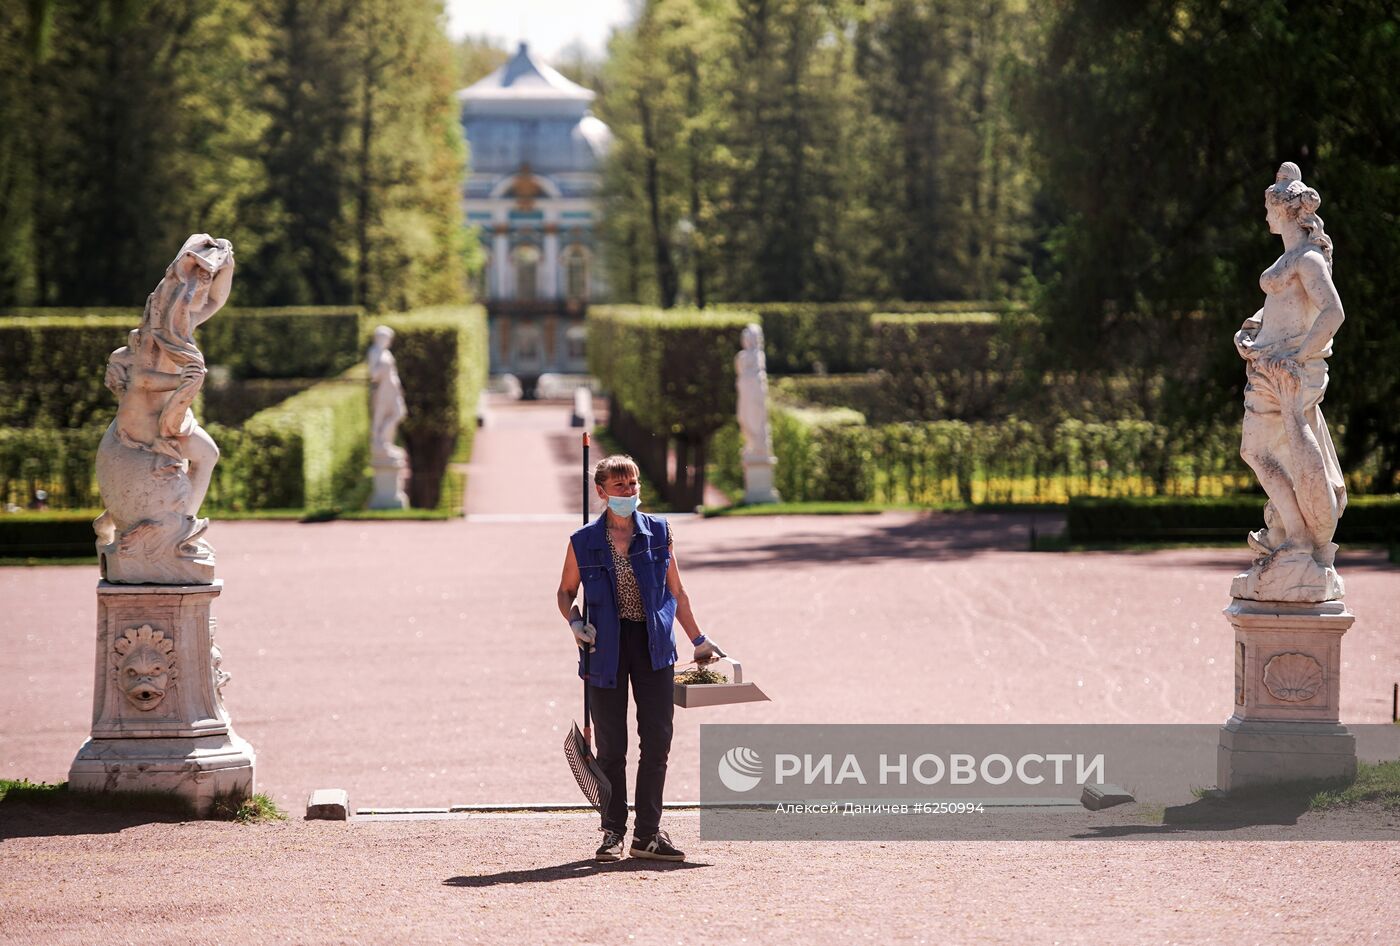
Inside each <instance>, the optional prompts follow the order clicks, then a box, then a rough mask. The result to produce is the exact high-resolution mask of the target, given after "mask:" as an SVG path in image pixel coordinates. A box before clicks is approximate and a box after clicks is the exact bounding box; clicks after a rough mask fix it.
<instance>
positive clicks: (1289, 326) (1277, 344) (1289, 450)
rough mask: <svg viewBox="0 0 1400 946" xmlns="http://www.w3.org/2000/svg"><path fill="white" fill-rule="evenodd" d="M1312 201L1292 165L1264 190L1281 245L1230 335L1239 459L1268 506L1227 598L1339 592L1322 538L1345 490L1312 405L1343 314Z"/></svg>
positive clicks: (1327, 539) (1328, 246)
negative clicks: (1235, 365)
mask: <svg viewBox="0 0 1400 946" xmlns="http://www.w3.org/2000/svg"><path fill="white" fill-rule="evenodd" d="M1320 203H1321V198H1320V197H1319V196H1318V193H1317V191H1315V190H1313V189H1312V188H1311V187H1308V186H1307V185H1306V184H1304V183H1303V181H1302V174H1301V172H1300V171H1299V170H1298V166H1297V165H1296V164H1293V163H1292V162H1287V163H1285V164H1284V165H1283V166H1282V167H1280V168H1279V170H1278V174H1277V175H1276V176H1275V181H1274V184H1273V186H1272V187H1270V188H1268V189H1267V190H1266V191H1265V192H1264V207H1265V217H1266V219H1267V221H1268V224H1269V232H1270V233H1275V234H1278V235H1279V236H1280V237H1281V238H1282V240H1283V255H1282V256H1280V257H1279V258H1278V260H1277V261H1275V262H1274V264H1273V265H1272V266H1270V267H1269V268H1268V269H1267V270H1265V271H1264V273H1263V275H1262V276H1260V277H1259V285H1260V288H1262V289H1263V290H1264V292H1265V294H1266V298H1265V301H1264V307H1263V308H1262V309H1260V310H1259V311H1258V312H1256V313H1255V314H1254V316H1253V317H1252V318H1250V319H1248V320H1246V322H1245V323H1244V325H1243V326H1242V327H1241V328H1240V330H1239V332H1237V333H1236V334H1235V347H1236V348H1237V349H1238V351H1239V353H1240V356H1241V357H1242V358H1244V359H1245V360H1246V362H1247V363H1248V367H1247V368H1246V379H1247V383H1246V385H1245V395H1244V407H1245V414H1244V426H1243V431H1242V436H1241V439H1240V455H1241V456H1242V457H1243V458H1244V460H1245V462H1246V463H1248V464H1249V465H1250V467H1251V468H1252V469H1253V470H1254V472H1255V474H1256V475H1257V476H1258V477H1259V482H1260V485H1262V486H1263V487H1264V491H1265V492H1266V493H1268V496H1269V502H1268V505H1267V506H1266V507H1265V510H1264V521H1265V528H1263V529H1260V530H1259V531H1257V532H1253V533H1251V534H1250V537H1249V543H1250V546H1251V547H1252V548H1254V550H1255V551H1257V552H1259V553H1260V554H1261V555H1262V556H1264V558H1262V559H1260V561H1259V562H1258V563H1256V565H1255V568H1254V570H1253V571H1251V572H1250V573H1248V574H1247V575H1245V576H1241V578H1242V579H1247V580H1246V581H1244V582H1243V583H1242V584H1241V585H1239V586H1237V588H1236V591H1237V592H1241V591H1242V592H1244V594H1237V595H1236V596H1237V597H1250V598H1261V597H1273V598H1276V599H1277V600H1304V599H1305V598H1306V599H1308V600H1324V598H1323V597H1316V596H1317V595H1323V596H1325V597H1332V596H1337V595H1339V594H1340V591H1341V584H1340V580H1339V579H1337V578H1336V573H1335V571H1333V570H1332V564H1333V558H1334V556H1335V554H1336V551H1337V546H1336V545H1335V544H1333V543H1332V535H1333V533H1334V532H1336V529H1337V519H1338V518H1339V517H1340V516H1341V514H1342V510H1343V509H1345V508H1346V501H1347V497H1346V487H1345V485H1344V483H1343V480H1342V471H1341V467H1340V465H1339V464H1338V463H1337V453H1336V450H1335V448H1334V447H1333V446H1332V437H1331V435H1330V434H1329V433H1328V431H1327V423H1326V421H1324V420H1323V418H1322V410H1321V407H1320V405H1321V403H1322V397H1323V394H1324V393H1325V392H1326V390H1327V362H1326V358H1327V357H1328V356H1329V355H1331V354H1332V336H1333V335H1335V334H1336V332H1337V329H1338V328H1339V327H1340V326H1341V324H1342V320H1343V318H1344V317H1345V316H1344V314H1343V312H1342V303H1341V299H1339V298H1338V296H1337V289H1336V286H1334V285H1333V283H1332V240H1331V239H1330V238H1329V237H1328V236H1327V235H1326V234H1325V233H1324V232H1323V227H1322V218H1320V217H1318V216H1317V212H1316V211H1317V208H1318V206H1319V205H1320ZM1269 571H1272V572H1274V574H1273V575H1272V576H1271V575H1269V574H1266V573H1267V572H1269ZM1299 595H1302V596H1304V597H1301V598H1300V597H1298V596H1299Z"/></svg>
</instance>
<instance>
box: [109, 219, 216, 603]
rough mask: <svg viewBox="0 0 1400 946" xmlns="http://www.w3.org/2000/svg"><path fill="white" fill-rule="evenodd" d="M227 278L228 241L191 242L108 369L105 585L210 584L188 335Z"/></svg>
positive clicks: (201, 236) (210, 446) (202, 444)
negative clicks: (111, 401) (111, 412)
mask: <svg viewBox="0 0 1400 946" xmlns="http://www.w3.org/2000/svg"><path fill="white" fill-rule="evenodd" d="M233 270H234V261H233V245H232V244H231V243H229V241H228V240H216V239H214V238H213V237H210V236H209V235H208V234H206V233H196V234H194V235H193V236H191V237H190V238H189V239H188V240H186V241H185V245H184V246H182V247H180V252H179V253H177V254H176V255H175V259H174V260H172V261H171V263H170V265H169V266H168V267H166V270H165V276H164V278H162V279H161V281H160V284H159V285H158V286H156V288H155V291H154V292H152V293H151V294H150V296H149V297H148V298H147V299H146V308H145V311H144V313H143V314H142V317H141V326H140V327H139V328H136V329H133V330H132V331H131V333H130V335H129V336H128V338H127V344H126V346H125V347H123V348H119V349H117V350H116V351H114V352H113V353H112V355H111V358H110V359H109V361H108V363H107V374H106V379H105V380H106V384H107V387H109V388H111V390H112V392H113V393H114V394H116V395H117V398H118V404H117V416H116V419H115V420H113V421H112V424H111V426H109V427H108V428H107V432H106V434H105V435H104V436H103V438H102V442H101V444H100V445H99V446H98V448H97V485H98V489H99V490H100V491H101V493H102V502H103V505H104V506H105V507H106V509H105V511H104V512H103V513H102V515H101V516H99V517H98V518H97V520H96V521H94V523H93V528H94V530H95V531H96V532H97V554H98V561H99V564H100V565H101V568H102V576H103V577H104V578H106V579H107V580H108V581H111V582H124V583H155V584H208V583H210V582H212V581H213V580H214V549H213V548H212V547H211V546H210V545H209V543H208V542H206V541H205V539H204V533H205V530H206V529H208V527H209V521H208V520H207V519H200V518H199V517H198V516H199V507H200V506H201V504H203V502H204V496H205V494H206V493H207V492H208V491H209V482H210V479H211V478H212V476H213V473H214V464H215V463H216V462H218V459H219V448H218V446H216V445H215V443H214V441H213V439H212V438H211V437H210V436H209V434H208V433H206V432H205V430H204V428H203V427H200V426H199V423H198V422H197V421H196V420H195V417H194V412H193V411H192V410H191V409H190V405H191V404H192V403H193V402H194V399H195V396H196V395H197V394H198V393H199V390H200V388H201V387H203V385H204V378H205V375H206V374H207V373H208V372H207V370H206V368H205V365H204V355H203V354H202V353H201V352H200V350H199V348H198V347H197V346H196V345H195V342H194V330H195V328H197V327H198V326H199V325H201V324H203V323H204V322H206V321H208V320H209V318H210V317H212V316H213V315H214V313H216V312H218V311H219V309H220V308H221V307H222V306H223V304H224V303H225V302H226V301H227V300H228V294H229V290H230V288H231V287H232V285H233Z"/></svg>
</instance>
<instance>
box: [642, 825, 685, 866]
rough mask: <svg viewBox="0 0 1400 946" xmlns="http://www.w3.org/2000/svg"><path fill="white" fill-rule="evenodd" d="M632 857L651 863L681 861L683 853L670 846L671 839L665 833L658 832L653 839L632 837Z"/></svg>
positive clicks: (683, 857) (683, 858) (683, 856)
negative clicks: (643, 858)
mask: <svg viewBox="0 0 1400 946" xmlns="http://www.w3.org/2000/svg"><path fill="white" fill-rule="evenodd" d="M631 853H632V856H633V857H645V858H647V859H648V860H653V861H683V860H685V852H684V851H678V850H676V849H675V848H674V847H672V846H671V838H670V836H669V835H667V834H666V832H665V831H658V832H656V835H655V836H654V837H650V838H639V837H637V836H636V835H633V836H632V851H631Z"/></svg>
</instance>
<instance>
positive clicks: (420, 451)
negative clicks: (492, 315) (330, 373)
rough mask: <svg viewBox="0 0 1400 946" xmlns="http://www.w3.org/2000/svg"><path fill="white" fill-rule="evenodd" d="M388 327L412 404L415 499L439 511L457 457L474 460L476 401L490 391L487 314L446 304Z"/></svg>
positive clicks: (408, 432)
mask: <svg viewBox="0 0 1400 946" xmlns="http://www.w3.org/2000/svg"><path fill="white" fill-rule="evenodd" d="M382 322H383V324H385V325H388V326H389V327H390V328H392V329H393V330H394V332H395V333H396V336H395V338H394V346H393V353H394V358H395V360H396V361H397V363H398V371H399V377H400V379H401V380H402V381H403V386H404V401H405V402H406V404H407V406H408V416H407V418H405V420H404V422H403V424H402V425H400V427H399V433H400V434H401V435H402V437H403V441H404V446H405V448H406V449H407V450H408V455H409V461H410V464H411V466H412V469H413V478H412V480H411V482H410V487H409V489H410V491H409V499H410V500H411V501H412V503H413V505H414V507H416V508H420V509H432V508H434V507H435V506H437V505H438V500H439V493H440V489H441V484H442V477H443V474H444V472H445V471H446V469H447V463H448V461H449V460H450V459H451V458H452V457H453V455H454V451H455V455H457V456H459V457H467V456H470V454H471V444H472V439H473V437H474V436H475V433H476V404H477V398H478V397H479V396H480V394H481V389H482V388H483V387H485V386H486V373H487V358H488V351H487V333H486V315H485V312H484V311H483V310H482V309H481V308H480V307H478V306H440V307H436V308H429V309H420V310H418V311H415V312H410V313H405V314H402V315H392V316H388V317H386V318H384V319H383V320H382Z"/></svg>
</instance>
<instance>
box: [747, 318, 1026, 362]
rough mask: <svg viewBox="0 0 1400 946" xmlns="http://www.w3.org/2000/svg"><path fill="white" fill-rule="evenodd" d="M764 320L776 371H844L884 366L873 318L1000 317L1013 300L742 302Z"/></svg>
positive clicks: (769, 360)
mask: <svg viewBox="0 0 1400 946" xmlns="http://www.w3.org/2000/svg"><path fill="white" fill-rule="evenodd" d="M729 308H732V309H736V310H741V311H748V312H754V313H757V314H758V316H759V321H760V322H761V323H762V325H763V336H764V342H765V351H766V353H767V355H768V370H769V371H770V372H772V373H773V374H841V373H847V372H858V371H867V370H869V369H871V368H875V367H879V366H880V360H879V355H878V352H877V350H876V341H875V335H874V332H873V330H872V324H871V320H872V319H873V317H874V316H875V314H876V313H886V314H917V313H922V314H942V315H955V314H977V313H980V314H982V315H984V316H987V317H989V318H992V319H995V318H996V317H997V314H998V313H1002V312H1006V311H1010V310H1012V309H1016V308H1018V306H1016V305H1015V304H1013V303H1007V302H985V301H972V302H753V303H748V302H736V303H734V304H733V305H732V306H730V307H729Z"/></svg>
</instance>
